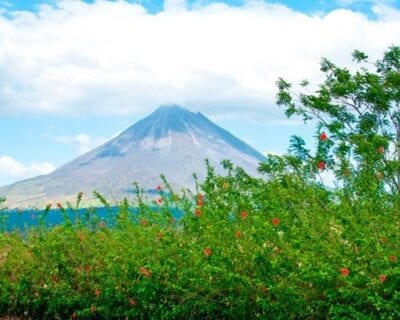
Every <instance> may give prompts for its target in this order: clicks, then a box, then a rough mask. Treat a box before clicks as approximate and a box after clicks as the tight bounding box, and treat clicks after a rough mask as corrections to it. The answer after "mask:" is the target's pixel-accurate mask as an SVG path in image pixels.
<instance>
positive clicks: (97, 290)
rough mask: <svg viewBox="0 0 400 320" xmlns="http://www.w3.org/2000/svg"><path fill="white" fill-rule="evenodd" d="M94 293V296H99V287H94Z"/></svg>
mask: <svg viewBox="0 0 400 320" xmlns="http://www.w3.org/2000/svg"><path fill="white" fill-rule="evenodd" d="M94 295H95V296H96V297H100V295H101V291H100V290H99V289H96V290H95V291H94Z"/></svg>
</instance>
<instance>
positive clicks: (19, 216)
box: [0, 207, 183, 231]
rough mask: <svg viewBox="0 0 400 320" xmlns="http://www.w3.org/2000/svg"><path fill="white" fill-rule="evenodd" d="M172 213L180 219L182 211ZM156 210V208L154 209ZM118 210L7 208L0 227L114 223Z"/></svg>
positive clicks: (8, 228)
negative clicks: (79, 222) (69, 223)
mask: <svg viewBox="0 0 400 320" xmlns="http://www.w3.org/2000/svg"><path fill="white" fill-rule="evenodd" d="M170 210H171V212H172V215H173V216H174V217H175V218H176V219H180V218H181V217H182V215H183V212H182V211H181V210H179V209H177V208H171V209H170ZM154 211H157V209H154ZM118 212H119V208H118V207H111V208H106V207H99V208H91V209H86V208H83V209H78V210H72V209H66V210H65V212H64V213H63V212H62V211H61V210H60V209H52V210H49V212H48V213H47V214H46V215H45V211H44V210H33V209H28V210H24V211H22V212H20V211H18V210H7V211H3V212H1V213H0V229H3V230H6V231H11V230H25V229H27V228H33V227H38V226H40V225H44V226H46V227H53V226H56V225H60V224H62V223H64V222H66V221H68V222H72V223H76V222H77V221H81V222H83V223H85V222H86V223H87V222H96V221H98V222H100V221H106V222H107V225H108V226H112V225H113V223H115V221H116V218H117V215H118ZM129 212H130V214H131V215H135V214H137V212H138V209H137V208H129Z"/></svg>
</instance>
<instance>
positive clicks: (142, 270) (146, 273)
mask: <svg viewBox="0 0 400 320" xmlns="http://www.w3.org/2000/svg"><path fill="white" fill-rule="evenodd" d="M140 274H142V275H143V276H145V277H146V278H150V277H151V271H150V270H149V269H147V268H146V267H140Z"/></svg>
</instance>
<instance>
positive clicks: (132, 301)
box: [129, 298, 136, 307]
mask: <svg viewBox="0 0 400 320" xmlns="http://www.w3.org/2000/svg"><path fill="white" fill-rule="evenodd" d="M129 305H130V306H131V307H134V306H136V301H135V300H134V299H132V298H129Z"/></svg>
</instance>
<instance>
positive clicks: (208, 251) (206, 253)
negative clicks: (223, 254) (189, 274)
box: [203, 248, 212, 257]
mask: <svg viewBox="0 0 400 320" xmlns="http://www.w3.org/2000/svg"><path fill="white" fill-rule="evenodd" d="M203 253H204V255H205V256H206V257H209V256H210V255H211V253H212V251H211V249H210V248H205V249H204V250H203Z"/></svg>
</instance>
